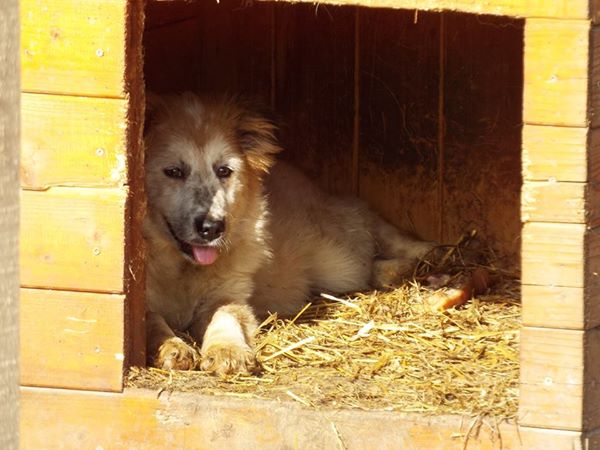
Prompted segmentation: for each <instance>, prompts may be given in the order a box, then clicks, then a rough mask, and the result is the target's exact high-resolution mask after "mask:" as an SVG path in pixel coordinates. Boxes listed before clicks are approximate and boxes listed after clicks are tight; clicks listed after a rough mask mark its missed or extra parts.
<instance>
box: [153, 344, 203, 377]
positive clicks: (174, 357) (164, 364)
mask: <svg viewBox="0 0 600 450" xmlns="http://www.w3.org/2000/svg"><path fill="white" fill-rule="evenodd" d="M199 360H200V358H199V356H198V352H197V351H196V350H195V349H194V348H193V347H192V346H191V345H188V344H186V343H185V342H184V341H183V339H181V338H178V337H173V338H170V339H167V340H166V341H165V342H164V343H163V344H162V345H161V346H160V348H159V349H158V355H156V358H155V360H154V364H155V366H156V367H159V368H161V369H165V370H171V369H175V370H192V369H195V368H196V367H197V366H198V362H199Z"/></svg>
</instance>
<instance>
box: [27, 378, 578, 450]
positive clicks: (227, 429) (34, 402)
mask: <svg viewBox="0 0 600 450" xmlns="http://www.w3.org/2000/svg"><path fill="white" fill-rule="evenodd" d="M21 394H22V396H21V422H20V424H21V425H20V427H21V428H20V434H21V445H22V447H23V448H48V447H50V448H56V447H60V448H64V449H71V448H72V449H80V448H98V447H102V448H111V449H128V448H136V449H156V448H196V447H199V446H200V447H202V448H206V449H222V448H229V449H245V448H261V449H265V450H269V449H281V448H332V449H333V448H347V449H350V450H358V449H366V448H377V449H382V450H383V449H390V450H391V449H397V448H406V449H425V448H426V449H428V450H442V449H444V450H445V449H448V450H450V449H452V450H454V449H456V450H460V449H468V450H474V449H479V450H493V449H494V450H495V449H500V448H502V449H504V450H515V449H541V448H552V449H572V448H588V447H585V446H584V445H585V444H586V443H587V442H588V438H585V437H582V434H581V433H579V432H574V431H560V430H543V429H538V428H530V427H520V428H518V427H517V426H516V425H515V424H511V423H509V424H506V423H502V424H500V425H499V428H498V431H499V433H500V434H499V435H498V434H497V433H496V427H495V424H494V423H493V422H490V423H488V422H485V423H484V424H483V425H482V426H481V427H478V432H476V433H472V434H471V435H470V436H469V437H468V438H467V435H468V430H469V427H470V425H471V423H472V422H473V419H472V418H463V417H460V416H424V415H420V414H411V413H400V412H376V411H371V412H369V411H349V410H318V411H314V410H310V409H305V408H301V407H299V406H297V405H296V404H293V403H275V402H270V401H260V400H251V399H234V398H230V397H229V398H225V397H208V396H201V395H194V394H180V393H173V394H171V395H164V394H163V395H161V396H160V398H157V395H156V392H151V391H145V390H133V389H126V390H125V392H124V393H123V394H108V393H93V392H81V391H66V390H59V389H39V388H22V391H21ZM199 405H201V406H200V407H199ZM57 417H59V418H60V420H56V418H57Z"/></svg>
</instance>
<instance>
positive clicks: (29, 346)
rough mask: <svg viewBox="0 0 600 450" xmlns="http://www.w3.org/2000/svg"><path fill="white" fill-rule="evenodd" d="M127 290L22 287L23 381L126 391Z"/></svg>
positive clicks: (21, 357) (27, 383) (39, 384)
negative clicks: (113, 292) (116, 292)
mask: <svg viewBox="0 0 600 450" xmlns="http://www.w3.org/2000/svg"><path fill="white" fill-rule="evenodd" d="M124 301H125V300H124V296H123V295H109V294H88V293H81V292H65V291H47V290H38V289H21V303H20V322H21V324H20V330H21V331H20V332H21V338H20V343H21V352H20V364H21V384H23V385H32V386H48V387H64V388H72V389H94V390H107V391H120V390H121V388H122V381H123V359H124V355H123V351H124V350H123V349H124V333H123V329H124Z"/></svg>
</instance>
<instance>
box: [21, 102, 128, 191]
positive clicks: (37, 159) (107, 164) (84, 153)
mask: <svg viewBox="0 0 600 450" xmlns="http://www.w3.org/2000/svg"><path fill="white" fill-rule="evenodd" d="M21 114H22V117H23V133H22V151H21V185H22V186H23V187H25V188H29V189H45V188H48V187H51V186H88V187H89V186H94V187H116V186H120V185H123V184H124V183H126V181H127V167H126V147H125V130H126V127H127V117H126V114H127V105H126V102H125V101H124V100H113V99H100V98H97V99H95V98H85V97H72V96H62V95H41V94H23V96H22V109H21Z"/></svg>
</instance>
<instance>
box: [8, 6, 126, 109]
mask: <svg viewBox="0 0 600 450" xmlns="http://www.w3.org/2000/svg"><path fill="white" fill-rule="evenodd" d="M126 4H127V2H125V1H123V0H88V1H85V2H81V1H78V0H54V1H52V2H47V1H41V0H23V1H22V2H21V4H20V11H21V66H22V79H21V84H22V86H21V88H22V90H24V91H26V92H46V93H55V94H71V95H88V96H99V97H119V98H122V97H123V96H124V92H125V85H124V74H125V54H124V53H125V30H126V28H125V9H126Z"/></svg>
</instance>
